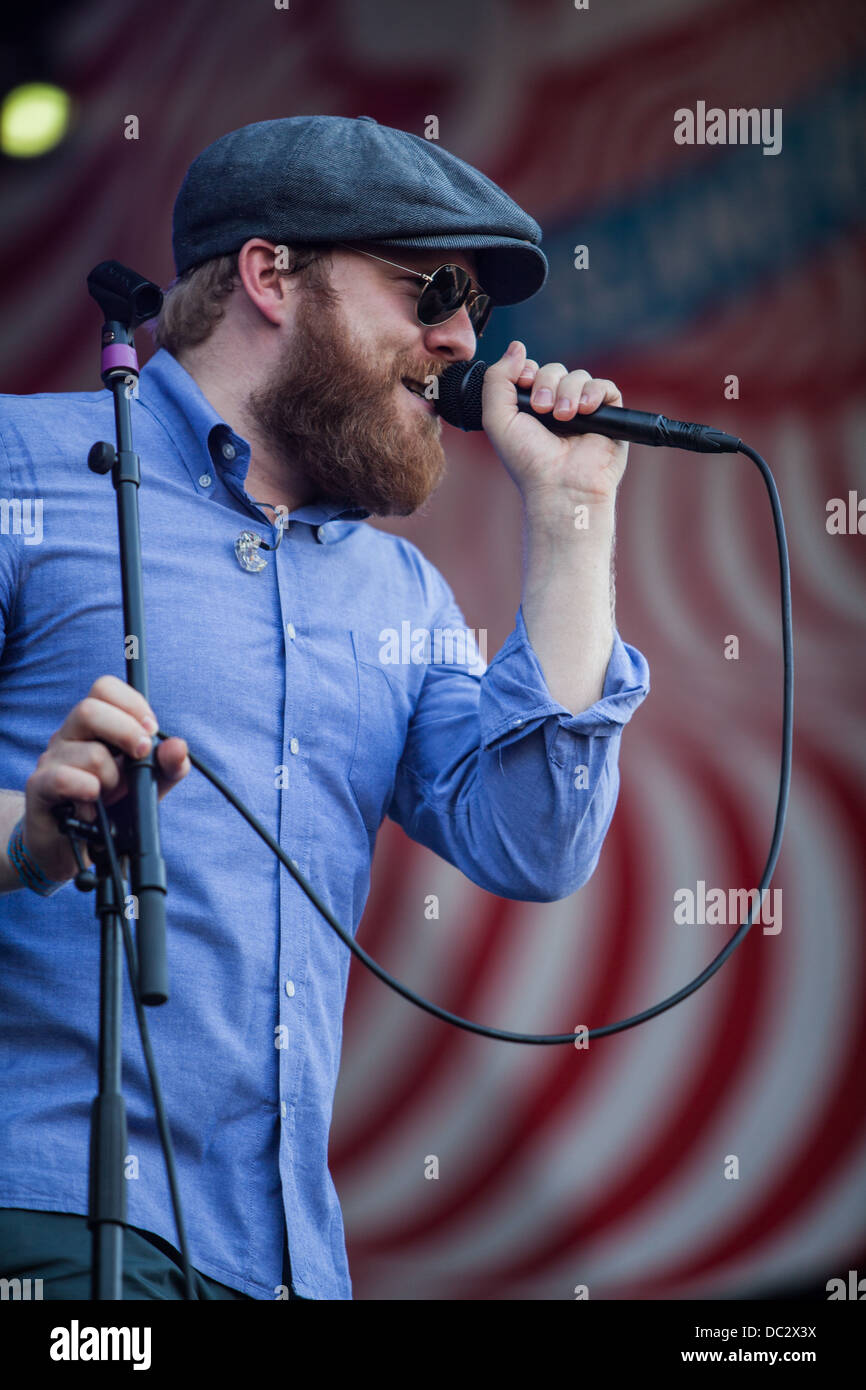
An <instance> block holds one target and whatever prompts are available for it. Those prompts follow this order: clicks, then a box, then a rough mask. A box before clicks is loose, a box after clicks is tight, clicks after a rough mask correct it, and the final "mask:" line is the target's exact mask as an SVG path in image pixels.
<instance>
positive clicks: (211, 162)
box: [172, 116, 547, 304]
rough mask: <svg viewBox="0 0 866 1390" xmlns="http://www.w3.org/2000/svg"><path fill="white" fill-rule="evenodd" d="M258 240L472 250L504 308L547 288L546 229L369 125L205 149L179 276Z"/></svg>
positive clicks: (181, 235)
mask: <svg viewBox="0 0 866 1390" xmlns="http://www.w3.org/2000/svg"><path fill="white" fill-rule="evenodd" d="M255 236H261V237H264V238H266V240H268V241H273V242H277V243H282V242H285V243H287V244H291V242H292V241H304V242H335V241H355V242H360V241H367V242H378V243H379V244H380V245H383V246H391V247H393V248H394V249H395V251H396V250H397V249H398V248H399V247H407V248H409V247H411V248H415V249H419V250H423V249H425V248H430V249H435V248H436V247H443V248H452V249H454V250H457V249H458V248H462V249H465V250H470V251H472V252H474V253H475V256H476V264H477V269H478V282H479V284H480V285H481V287H482V288H483V289H484V290H485V291H486V292H487V293H488V294H489V295H490V296H491V298H492V300H493V301H494V303H496V304H517V303H519V302H520V301H521V300H523V299H528V298H529V297H530V296H531V295H533V294H535V293H536V292H537V291H538V290H540V289H541V287H542V285H543V284H544V282H545V280H546V278H547V260H546V258H545V256H544V253H543V251H541V249H540V247H539V242H540V241H541V228H540V227H539V226H538V224H537V223H536V222H534V221H533V220H532V218H531V217H530V216H529V215H528V214H527V213H525V212H524V211H523V209H522V208H521V207H519V206H518V205H517V203H515V202H514V201H513V200H512V199H511V198H509V196H508V194H507V193H505V192H503V190H502V189H501V188H499V187H498V185H497V184H495V183H493V181H492V180H491V179H488V178H487V177H485V175H484V174H482V173H479V171H478V170H477V169H474V168H473V167H472V165H471V164H466V163H465V162H464V161H463V160H462V159H458V158H457V156H456V155H453V154H449V152H448V151H447V150H444V149H442V147H441V146H440V145H439V144H438V143H437V142H436V141H435V140H425V139H423V138H422V137H421V136H418V135H411V134H410V133H409V132H408V131H405V130H396V129H394V128H393V127H392V126H386V125H380V124H379V123H378V122H377V121H375V120H373V118H372V117H371V116H358V117H357V118H356V119H351V118H349V117H345V116H287V117H284V118H282V119H280V120H274V121H257V122H255V123H254V124H253V125H246V126H242V127H241V128H240V129H239V130H232V131H230V132H229V133H228V134H227V135H223V136H221V137H220V139H218V140H215V141H214V143H213V144H212V145H208V146H207V148H206V149H204V150H202V152H201V154H199V155H198V156H197V157H196V158H195V159H194V160H193V162H192V164H191V165H190V167H189V169H188V170H187V173H186V176H185V178H184V181H183V184H182V186H181V189H180V192H179V193H178V195H177V200H176V202H175V205H174V218H173V229H172V245H173V249H174V261H175V267H176V270H177V274H178V275H182V274H183V273H184V271H186V270H189V269H190V268H191V267H192V266H195V265H199V264H200V263H201V262H202V261H206V260H209V259H210V258H211V257H212V256H221V255H228V254H229V253H231V252H233V251H237V250H239V249H240V247H241V246H243V244H244V242H245V241H249V239H250V238H251V237H255Z"/></svg>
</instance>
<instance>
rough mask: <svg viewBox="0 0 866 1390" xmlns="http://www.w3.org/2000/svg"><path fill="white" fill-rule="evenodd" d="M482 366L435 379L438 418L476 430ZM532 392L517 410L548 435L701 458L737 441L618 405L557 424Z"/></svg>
mask: <svg viewBox="0 0 866 1390" xmlns="http://www.w3.org/2000/svg"><path fill="white" fill-rule="evenodd" d="M486 371H487V363H486V362H455V363H453V365H452V366H450V367H446V369H445V371H444V372H443V373H442V375H441V376H440V377H439V399H438V401H437V403H436V408H437V410H438V412H439V414H440V415H441V416H442V419H443V420H444V421H445V422H446V423H447V424H449V425H456V426H457V428H458V429H461V430H480V429H482V428H483V426H482V423H481V388H482V385H483V382H484V373H485V372H486ZM529 397H530V392H529V390H527V389H524V388H523V387H520V386H519V387H518V388H517V408H518V410H520V411H523V412H524V413H525V414H527V415H533V416H534V417H535V419H536V420H538V421H540V423H541V424H542V425H544V427H545V429H548V430H550V432H551V434H561V435H569V434H603V435H605V436H606V438H608V439H624V440H628V441H630V442H631V443H634V444H650V445H652V446H653V447H655V448H659V447H660V446H664V447H666V448H668V449H690V450H692V451H693V452H694V453H699V454H728V453H731V454H735V453H736V452H737V451H738V449H739V448H740V444H741V442H742V441H741V440H739V439H737V438H736V437H735V436H734V435H732V434H725V433H724V431H723V430H716V429H712V428H711V427H710V426H709V425H692V424H688V423H687V422H686V421H684V420H668V419H667V418H666V417H665V416H664V415H651V414H649V413H648V412H647V411H644V410H624V409H623V408H622V407H621V406H614V405H600V406H599V407H598V410H593V411H592V412H591V413H590V414H589V415H575V417H574V419H573V420H557V419H555V418H554V416H553V415H552V414H550V413H549V412H548V414H546V415H540V414H538V413H537V412H536V411H535V410H533V409H532V406H531V405H530V404H529Z"/></svg>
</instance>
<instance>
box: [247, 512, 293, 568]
mask: <svg viewBox="0 0 866 1390" xmlns="http://www.w3.org/2000/svg"><path fill="white" fill-rule="evenodd" d="M259 505H260V506H263V507H269V506H270V505H271V504H270V502H261V503H259ZM273 510H274V511H276V513H277V519H276V521H275V522H274V525H275V527H276V529H277V539H276V543H275V544H274V545H268V543H267V541H264V540H262V538H261V536H260V535H259V534H258V532H256V531H241V533H240V535H239V536H238V538H237V540H236V541H235V555H236V556H237V559H238V564H239V565H240V567H241V569H244V570H247V571H248V573H250V574H258V573H259V571H260V570H263V569H264V568H265V565H266V564H267V563H268V562H267V559H266V557H265V556H264V555H262V554H260V551H262V550H279V548H280V542H281V541H282V539H283V531H284V530H285V526H286V521H287V519H288V518H287V514H286V508H285V507H275V508H273Z"/></svg>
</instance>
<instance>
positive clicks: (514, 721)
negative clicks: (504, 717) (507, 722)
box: [511, 719, 523, 729]
mask: <svg viewBox="0 0 866 1390" xmlns="http://www.w3.org/2000/svg"><path fill="white" fill-rule="evenodd" d="M511 724H512V727H513V728H515V729H522V728H523V720H522V719H512V721H511Z"/></svg>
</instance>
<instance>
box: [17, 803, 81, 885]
mask: <svg viewBox="0 0 866 1390" xmlns="http://www.w3.org/2000/svg"><path fill="white" fill-rule="evenodd" d="M6 856H7V858H8V860H9V863H10V864H11V866H12V868H13V869H14V871H15V873H16V874H17V876H18V879H19V882H20V884H21V886H22V888H29V889H31V890H32V892H34V893H36V894H38V896H39V897H40V898H51V897H53V896H54V894H55V893H56V892H58V890H59V889H61V888H62V887H63V885H64V883H66V882H68V880H67V879H52V878H49V877H48V875H47V874H46V873H45V871H44V870H43V869H42V868H40V866H39V864H37V862H36V860H35V859H34V858H33V855H32V854H31V853H30V851H29V850H28V848H27V846H26V844H25V842H24V817H23V816H21V817H20V818H19V819H18V820H17V821H16V822H15V824H14V826H13V827H12V833H11V835H10V836H9V841H8V844H7V846H6Z"/></svg>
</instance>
